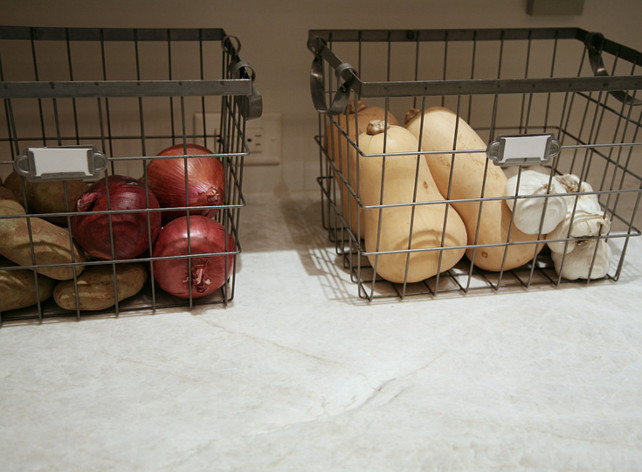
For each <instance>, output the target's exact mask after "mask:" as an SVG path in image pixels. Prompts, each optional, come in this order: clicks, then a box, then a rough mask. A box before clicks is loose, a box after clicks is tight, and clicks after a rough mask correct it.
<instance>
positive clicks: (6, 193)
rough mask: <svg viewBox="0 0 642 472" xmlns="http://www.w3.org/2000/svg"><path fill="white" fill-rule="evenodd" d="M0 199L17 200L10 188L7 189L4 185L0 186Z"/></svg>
mask: <svg viewBox="0 0 642 472" xmlns="http://www.w3.org/2000/svg"><path fill="white" fill-rule="evenodd" d="M0 200H13V201H14V202H17V201H18V199H17V198H16V195H15V194H14V193H13V192H12V191H11V189H8V188H7V187H4V186H0Z"/></svg>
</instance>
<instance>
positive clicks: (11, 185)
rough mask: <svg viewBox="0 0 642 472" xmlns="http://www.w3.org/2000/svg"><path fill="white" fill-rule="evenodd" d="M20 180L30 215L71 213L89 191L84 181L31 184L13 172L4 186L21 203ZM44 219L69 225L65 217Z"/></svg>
mask: <svg viewBox="0 0 642 472" xmlns="http://www.w3.org/2000/svg"><path fill="white" fill-rule="evenodd" d="M20 180H23V181H24V183H25V186H26V194H27V203H28V206H29V212H30V213H67V212H71V211H73V209H74V202H75V201H76V199H77V198H78V197H79V196H80V195H81V194H82V193H83V192H84V191H85V190H87V187H88V185H87V183H85V182H84V181H82V180H66V181H62V180H53V181H44V182H29V181H28V180H27V179H25V178H24V177H21V176H20V175H19V174H18V173H17V172H15V171H13V172H12V173H11V174H9V176H8V177H7V180H6V182H5V184H4V186H5V187H7V188H8V189H9V190H11V191H12V192H13V193H14V195H15V196H16V198H17V201H19V202H21V201H22V200H23V197H22V184H21V183H20ZM65 182H66V186H67V192H66V194H67V202H65ZM43 218H44V219H46V220H48V221H51V222H52V223H56V224H59V225H65V224H67V218H66V217H65V216H51V217H43Z"/></svg>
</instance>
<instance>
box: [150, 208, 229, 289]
mask: <svg viewBox="0 0 642 472" xmlns="http://www.w3.org/2000/svg"><path fill="white" fill-rule="evenodd" d="M187 234H188V226H187V216H182V217H180V218H176V219H175V220H172V221H170V222H169V223H167V225H165V226H164V227H163V229H162V230H161V232H160V234H159V236H158V239H157V240H156V243H155V244H154V252H153V256H154V257H155V258H156V257H168V256H184V255H187V252H188V251H187V249H188V241H187ZM189 238H190V239H189V246H190V248H191V251H190V253H191V254H207V253H219V252H220V253H228V254H227V257H225V256H224V255H223V254H221V255H216V256H203V257H192V258H191V261H192V286H191V287H190V284H189V265H188V260H189V259H188V258H186V257H180V258H176V259H160V260H159V259H155V260H154V262H153V268H154V279H155V280H156V282H157V283H158V285H160V287H161V288H162V289H163V290H165V291H166V292H168V293H171V294H172V295H176V296H177V297H181V298H189V294H190V291H191V293H192V297H193V298H201V297H205V296H207V295H209V294H211V293H212V292H214V291H215V290H218V289H219V288H221V287H222V286H223V284H224V283H225V281H226V280H227V278H228V277H229V276H230V275H231V273H232V266H233V263H234V254H231V253H232V252H233V251H234V247H235V245H234V238H233V237H232V235H231V234H227V233H226V231H225V228H224V227H223V225H221V224H220V223H218V222H216V221H214V220H211V219H209V218H207V217H205V216H199V215H194V216H190V217H189ZM226 241H227V247H226V245H225V242H226ZM226 261H227V271H226V270H225V269H226V267H225V266H226ZM190 289H191V290H190Z"/></svg>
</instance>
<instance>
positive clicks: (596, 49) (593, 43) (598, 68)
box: [584, 33, 642, 106]
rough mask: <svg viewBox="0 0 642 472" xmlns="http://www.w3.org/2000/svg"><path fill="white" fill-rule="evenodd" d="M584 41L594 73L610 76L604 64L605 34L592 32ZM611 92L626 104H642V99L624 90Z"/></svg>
mask: <svg viewBox="0 0 642 472" xmlns="http://www.w3.org/2000/svg"><path fill="white" fill-rule="evenodd" d="M584 43H585V45H586V50H587V51H588V56H589V61H590V62H591V68H592V69H593V74H594V75H595V76H598V77H608V75H609V73H608V71H607V70H606V67H605V66H604V61H603V60H602V49H603V47H604V36H603V35H602V34H600V33H591V34H589V35H588V36H587V37H586V39H585V41H584ZM609 93H610V94H611V95H613V97H615V98H616V99H617V100H619V101H620V102H622V103H624V104H626V105H634V106H637V105H642V100H638V99H637V98H634V97H633V96H631V95H629V94H628V93H626V92H624V91H623V90H614V91H610V92H609Z"/></svg>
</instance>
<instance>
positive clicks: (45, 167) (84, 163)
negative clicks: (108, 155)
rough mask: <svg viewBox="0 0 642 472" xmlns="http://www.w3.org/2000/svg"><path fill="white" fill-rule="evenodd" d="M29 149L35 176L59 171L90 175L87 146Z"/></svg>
mask: <svg viewBox="0 0 642 472" xmlns="http://www.w3.org/2000/svg"><path fill="white" fill-rule="evenodd" d="M29 150H30V151H31V152H32V155H33V164H34V169H33V172H34V175H36V176H39V177H40V176H43V175H48V174H60V173H80V174H84V175H87V176H90V175H91V172H90V171H89V159H88V158H89V150H88V149H87V148H30V149H29Z"/></svg>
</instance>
